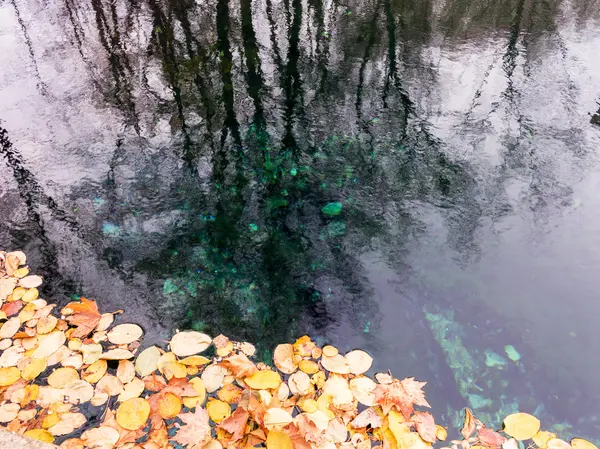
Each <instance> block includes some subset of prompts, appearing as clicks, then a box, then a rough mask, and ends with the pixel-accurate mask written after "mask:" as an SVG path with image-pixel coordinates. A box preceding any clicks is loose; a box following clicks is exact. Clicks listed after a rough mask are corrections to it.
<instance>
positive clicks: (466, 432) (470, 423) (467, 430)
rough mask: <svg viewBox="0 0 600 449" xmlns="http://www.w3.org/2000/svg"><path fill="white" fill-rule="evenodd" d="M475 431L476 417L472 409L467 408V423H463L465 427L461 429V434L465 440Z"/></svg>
mask: <svg viewBox="0 0 600 449" xmlns="http://www.w3.org/2000/svg"><path fill="white" fill-rule="evenodd" d="M473 432H475V417H474V416H473V413H471V410H469V409H468V408H466V409H465V423H464V424H463V428H462V430H461V431H460V433H461V435H462V436H463V438H464V439H465V440H467V439H469V437H470V436H471V435H473Z"/></svg>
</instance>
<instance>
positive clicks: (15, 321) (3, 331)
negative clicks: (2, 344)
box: [0, 317, 21, 339]
mask: <svg viewBox="0 0 600 449" xmlns="http://www.w3.org/2000/svg"><path fill="white" fill-rule="evenodd" d="M20 327H21V320H20V319H19V318H17V317H14V318H11V319H9V320H8V321H6V322H5V323H4V324H3V325H2V327H1V328H0V339H2V338H12V337H13V336H14V335H15V334H16V333H17V331H18V330H19V328H20Z"/></svg>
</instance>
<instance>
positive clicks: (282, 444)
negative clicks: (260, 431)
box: [267, 430, 294, 449]
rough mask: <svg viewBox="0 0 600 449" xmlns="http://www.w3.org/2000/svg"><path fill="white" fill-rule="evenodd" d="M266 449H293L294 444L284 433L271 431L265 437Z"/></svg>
mask: <svg viewBox="0 0 600 449" xmlns="http://www.w3.org/2000/svg"><path fill="white" fill-rule="evenodd" d="M267 449H294V444H293V443H292V439H291V438H290V437H289V436H287V435H286V434H285V433H283V432H279V431H277V430H272V431H270V432H269V434H268V435H267Z"/></svg>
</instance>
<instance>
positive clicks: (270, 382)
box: [244, 370, 281, 390]
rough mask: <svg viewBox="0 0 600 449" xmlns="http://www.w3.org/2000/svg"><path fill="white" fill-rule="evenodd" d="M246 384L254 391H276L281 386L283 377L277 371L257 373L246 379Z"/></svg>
mask: <svg viewBox="0 0 600 449" xmlns="http://www.w3.org/2000/svg"><path fill="white" fill-rule="evenodd" d="M244 382H246V384H247V385H248V386H249V387H250V388H252V389H254V390H267V389H275V388H277V387H279V385H280V384H281V376H280V375H279V373H277V372H275V371H270V370H265V371H257V372H255V373H254V374H252V376H250V377H246V378H245V379H244Z"/></svg>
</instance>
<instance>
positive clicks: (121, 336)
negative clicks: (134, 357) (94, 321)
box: [106, 324, 144, 345]
mask: <svg viewBox="0 0 600 449" xmlns="http://www.w3.org/2000/svg"><path fill="white" fill-rule="evenodd" d="M143 334H144V331H143V330H142V328H141V327H140V326H138V325H137V324H119V325H118V326H115V327H113V328H112V330H111V331H110V332H109V333H108V334H106V336H107V337H108V341H110V342H111V343H113V344H115V345H128V344H129V343H133V342H134V341H136V340H139V339H140V338H141V337H142V335H143Z"/></svg>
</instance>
